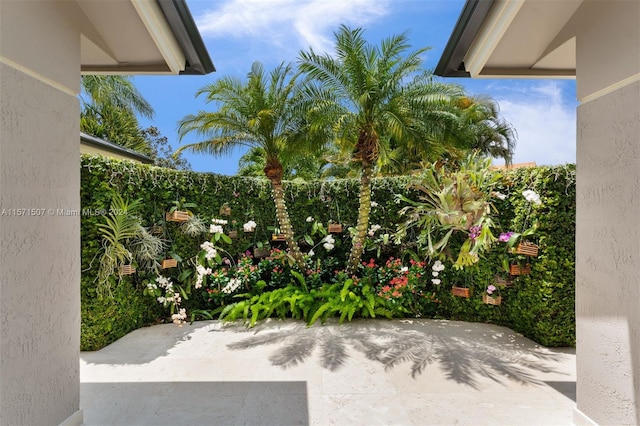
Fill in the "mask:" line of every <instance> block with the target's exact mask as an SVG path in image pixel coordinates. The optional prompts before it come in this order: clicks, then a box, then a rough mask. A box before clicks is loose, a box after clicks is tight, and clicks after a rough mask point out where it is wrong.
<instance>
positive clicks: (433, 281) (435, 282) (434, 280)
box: [431, 278, 440, 285]
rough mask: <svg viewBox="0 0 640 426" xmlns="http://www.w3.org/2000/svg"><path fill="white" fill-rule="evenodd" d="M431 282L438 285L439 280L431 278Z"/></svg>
mask: <svg viewBox="0 0 640 426" xmlns="http://www.w3.org/2000/svg"><path fill="white" fill-rule="evenodd" d="M431 282H432V283H434V284H435V285H438V284H440V280H439V279H438V278H433V279H432V280H431Z"/></svg>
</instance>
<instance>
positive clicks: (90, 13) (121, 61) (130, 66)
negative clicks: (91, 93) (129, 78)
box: [77, 0, 185, 74]
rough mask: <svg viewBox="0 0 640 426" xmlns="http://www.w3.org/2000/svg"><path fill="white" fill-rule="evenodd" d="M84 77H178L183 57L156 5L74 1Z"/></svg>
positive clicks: (131, 0)
mask: <svg viewBox="0 0 640 426" xmlns="http://www.w3.org/2000/svg"><path fill="white" fill-rule="evenodd" d="M77 2H78V4H79V5H80V8H81V9H82V11H83V12H84V14H85V16H86V21H85V22H84V23H83V25H82V28H81V31H82V38H81V63H82V66H81V70H82V72H83V73H86V74H178V73H179V72H180V71H183V70H184V67H185V57H184V54H183V52H182V49H181V48H180V45H179V44H178V42H177V41H176V39H175V37H174V35H173V32H172V30H171V28H170V27H169V24H168V23H167V21H166V19H165V17H164V15H163V13H162V11H161V10H160V7H159V6H158V4H157V2H156V1H149V0H126V1H96V0H77Z"/></svg>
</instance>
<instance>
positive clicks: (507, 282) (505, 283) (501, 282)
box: [494, 275, 513, 287]
mask: <svg viewBox="0 0 640 426" xmlns="http://www.w3.org/2000/svg"><path fill="white" fill-rule="evenodd" d="M494 280H495V282H496V286H497V287H513V280H512V279H511V278H503V277H501V276H499V275H496V276H495V277H494Z"/></svg>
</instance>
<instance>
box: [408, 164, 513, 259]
mask: <svg viewBox="0 0 640 426" xmlns="http://www.w3.org/2000/svg"><path fill="white" fill-rule="evenodd" d="M490 161H491V160H490V159H480V158H478V157H477V156H475V155H471V156H469V157H467V159H466V160H465V161H463V162H462V163H461V165H460V168H459V169H458V170H456V171H449V170H446V169H445V168H444V167H442V168H440V167H438V166H437V165H432V166H431V167H429V168H427V169H426V170H425V171H424V172H423V173H422V174H421V175H419V176H418V177H417V182H414V183H412V184H411V188H412V189H415V190H417V191H419V192H420V194H421V195H420V196H419V197H418V200H411V199H409V198H407V197H405V196H403V195H397V198H398V199H399V200H401V201H403V202H405V203H407V204H408V206H406V207H404V208H403V209H402V210H401V211H400V214H401V215H404V216H405V217H406V220H405V221H404V222H403V223H401V224H400V225H399V227H398V232H397V233H396V241H398V242H400V241H402V239H403V238H405V237H406V235H407V233H408V231H409V230H410V229H412V228H413V229H415V230H416V231H417V235H418V237H417V243H418V246H419V248H420V249H422V250H424V251H425V252H426V255H427V256H429V257H442V258H450V259H453V258H454V257H455V262H454V264H453V266H454V267H455V268H457V269H461V268H464V267H468V266H472V265H474V264H476V263H477V262H478V260H479V255H480V254H482V253H483V252H485V251H487V250H489V249H490V248H491V246H492V244H493V243H494V242H495V241H496V238H495V237H494V236H493V233H492V231H491V228H492V227H493V226H494V223H493V220H492V217H491V213H492V208H493V207H492V202H491V197H492V196H493V195H492V192H493V189H494V187H495V186H496V185H497V184H498V183H499V179H500V175H499V174H498V173H495V172H491V171H490V170H489V166H490V164H491V162H490ZM454 234H460V235H464V236H466V237H467V238H466V240H465V241H464V242H463V243H462V246H461V247H460V250H459V252H458V254H457V256H454V255H453V254H452V253H451V252H450V250H449V242H450V241H451V239H452V236H453V235H454Z"/></svg>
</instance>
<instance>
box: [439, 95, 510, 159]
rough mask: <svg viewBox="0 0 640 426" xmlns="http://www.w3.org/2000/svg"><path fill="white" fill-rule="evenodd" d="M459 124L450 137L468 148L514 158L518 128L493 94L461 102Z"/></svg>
mask: <svg viewBox="0 0 640 426" xmlns="http://www.w3.org/2000/svg"><path fill="white" fill-rule="evenodd" d="M456 106H457V109H458V114H459V125H458V126H454V127H453V128H452V132H451V134H450V136H451V137H452V138H454V139H456V140H457V141H458V144H460V145H462V146H463V147H464V148H466V149H471V150H474V151H477V152H478V153H480V154H481V155H485V156H490V157H494V158H503V159H504V160H505V162H506V163H507V164H510V163H511V160H512V159H513V152H514V150H515V146H516V140H515V139H516V131H515V129H514V128H513V127H512V126H511V124H509V123H508V122H506V121H505V120H504V119H502V118H501V117H500V114H499V108H498V104H497V103H496V102H495V101H494V100H493V99H491V98H489V97H486V96H485V97H482V96H478V97H463V98H461V99H459V100H458V102H457V105H456Z"/></svg>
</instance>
